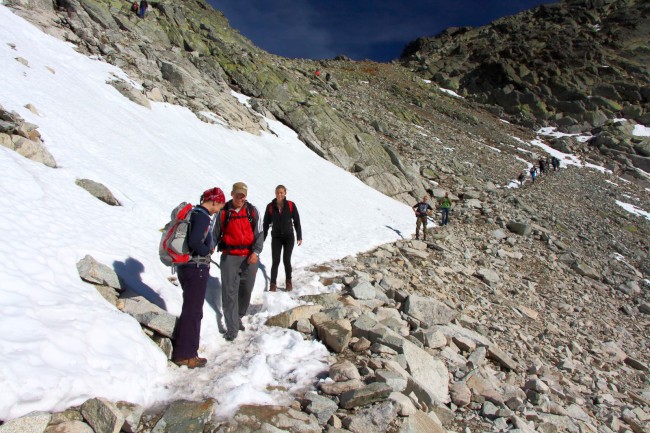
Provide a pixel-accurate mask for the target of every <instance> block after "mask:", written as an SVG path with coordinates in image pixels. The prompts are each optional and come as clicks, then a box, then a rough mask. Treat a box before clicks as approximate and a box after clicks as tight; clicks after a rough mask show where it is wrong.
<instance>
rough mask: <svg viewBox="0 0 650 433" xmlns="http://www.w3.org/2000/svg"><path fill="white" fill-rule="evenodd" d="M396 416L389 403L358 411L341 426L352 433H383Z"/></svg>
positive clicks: (393, 408)
mask: <svg viewBox="0 0 650 433" xmlns="http://www.w3.org/2000/svg"><path fill="white" fill-rule="evenodd" d="M396 416H397V411H396V410H395V407H394V406H393V404H392V403H391V402H389V401H385V402H382V403H380V404H378V405H375V406H372V407H370V408H367V409H363V410H360V411H358V412H356V413H355V414H354V415H351V416H349V417H347V418H345V420H344V421H343V426H344V427H345V428H347V429H348V430H350V431H351V432H353V433H384V432H386V431H387V430H388V427H389V424H390V423H391V421H393V419H395V417H396Z"/></svg>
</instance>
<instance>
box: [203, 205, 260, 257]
mask: <svg viewBox="0 0 650 433" xmlns="http://www.w3.org/2000/svg"><path fill="white" fill-rule="evenodd" d="M246 206H250V209H249V211H250V215H251V219H252V220H253V221H252V222H251V221H250V220H249V219H248V213H247V212H246ZM226 213H228V214H229V215H230V217H229V218H228V224H227V225H226V224H225V222H226ZM224 225H226V228H225V231H224V232H223V235H221V229H222V228H223V227H224ZM214 235H215V239H219V236H220V235H221V241H220V243H219V248H220V250H221V253H222V254H231V255H234V256H248V255H250V254H251V253H252V252H254V253H256V254H257V255H259V254H260V253H261V252H262V246H263V243H264V237H263V236H262V230H261V224H260V218H259V213H258V212H257V209H256V208H255V207H254V206H252V205H249V204H248V203H247V204H246V205H244V206H242V208H241V209H240V210H239V212H237V211H235V209H233V208H232V202H231V201H229V202H228V203H227V204H226V206H225V207H224V208H223V210H222V211H221V212H219V216H218V219H217V223H216V224H215V227H214Z"/></svg>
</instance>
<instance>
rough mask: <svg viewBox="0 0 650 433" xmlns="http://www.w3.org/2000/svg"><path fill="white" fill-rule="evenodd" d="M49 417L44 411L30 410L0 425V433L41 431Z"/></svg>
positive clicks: (39, 432) (41, 432)
mask: <svg viewBox="0 0 650 433" xmlns="http://www.w3.org/2000/svg"><path fill="white" fill-rule="evenodd" d="M51 418H52V415H50V414H49V413H46V412H31V413H28V414H27V415H24V416H22V417H20V418H15V419H12V420H9V421H7V422H5V423H4V424H2V425H0V433H43V432H44V431H45V428H46V427H47V424H48V423H49V422H50V419H51Z"/></svg>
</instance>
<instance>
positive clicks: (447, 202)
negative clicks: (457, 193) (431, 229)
mask: <svg viewBox="0 0 650 433" xmlns="http://www.w3.org/2000/svg"><path fill="white" fill-rule="evenodd" d="M449 209H451V199H450V198H449V193H448V192H446V193H445V196H444V197H443V198H442V200H440V211H441V212H442V222H441V223H440V225H442V226H446V225H447V224H449Z"/></svg>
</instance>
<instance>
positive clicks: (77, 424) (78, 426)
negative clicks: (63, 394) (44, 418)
mask: <svg viewBox="0 0 650 433" xmlns="http://www.w3.org/2000/svg"><path fill="white" fill-rule="evenodd" d="M1 429H2V427H0V431H3V430H1ZM20 432H21V433H28V432H29V430H27V431H25V430H20ZM44 433H95V431H94V430H93V428H92V427H91V426H89V425H88V424H86V423H85V422H82V421H77V420H71V421H63V422H60V423H57V424H51V425H49V426H48V427H47V428H46V429H45V431H44Z"/></svg>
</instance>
